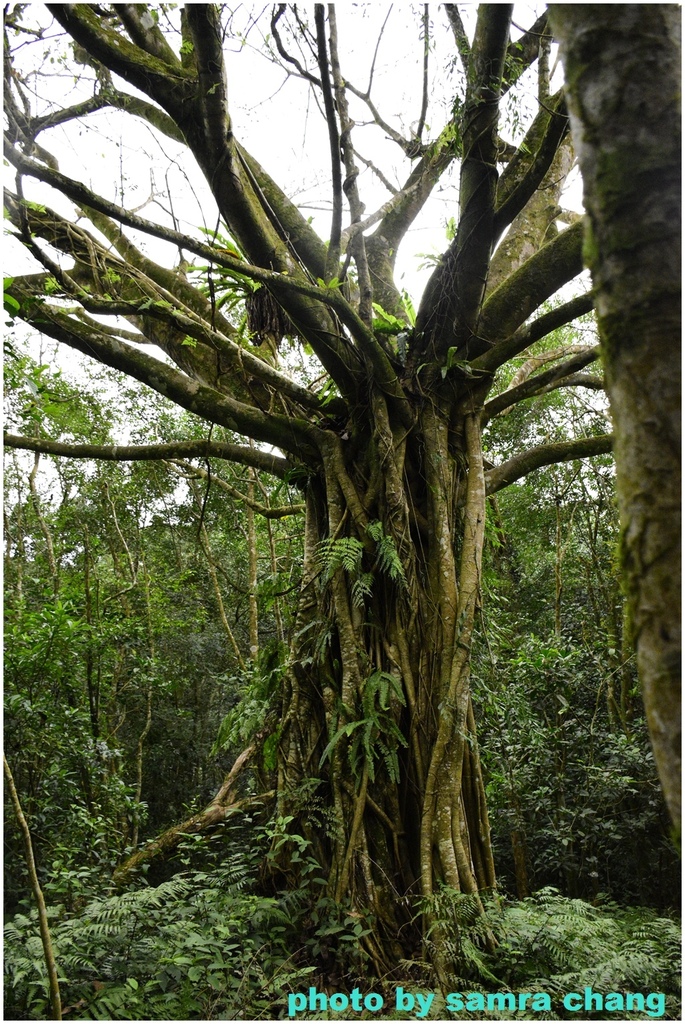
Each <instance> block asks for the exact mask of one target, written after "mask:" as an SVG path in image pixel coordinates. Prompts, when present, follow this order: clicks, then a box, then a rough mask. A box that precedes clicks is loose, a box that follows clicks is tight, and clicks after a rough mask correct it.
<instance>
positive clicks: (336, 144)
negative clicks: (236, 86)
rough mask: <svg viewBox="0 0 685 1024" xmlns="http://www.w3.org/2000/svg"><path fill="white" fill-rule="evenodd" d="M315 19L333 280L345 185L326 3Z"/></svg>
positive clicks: (329, 268) (329, 260) (329, 275)
mask: <svg viewBox="0 0 685 1024" xmlns="http://www.w3.org/2000/svg"><path fill="white" fill-rule="evenodd" d="M314 22H315V24H316V45H317V55H318V59H319V74H320V75H321V91H322V92H323V103H324V110H325V114H326V125H327V127H328V144H329V147H330V152H331V179H332V183H333V213H332V215H331V237H330V241H329V244H328V253H327V256H326V271H325V275H324V279H325V280H326V281H330V280H331V278H333V277H337V276H338V273H339V269H338V268H339V264H340V234H341V231H342V211H343V189H342V172H341V169H340V134H339V132H338V121H337V118H336V113H335V102H334V100H333V90H332V88H331V79H330V74H329V69H328V51H327V49H326V27H325V19H324V11H323V4H315V5H314Z"/></svg>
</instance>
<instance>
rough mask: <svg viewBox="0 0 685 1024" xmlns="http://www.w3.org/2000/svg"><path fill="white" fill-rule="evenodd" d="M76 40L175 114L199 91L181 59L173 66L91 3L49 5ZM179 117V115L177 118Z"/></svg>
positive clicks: (53, 13)
mask: <svg viewBox="0 0 685 1024" xmlns="http://www.w3.org/2000/svg"><path fill="white" fill-rule="evenodd" d="M47 7H48V10H49V11H50V13H51V14H52V16H53V17H54V18H55V19H56V20H57V21H58V22H59V24H60V25H61V26H62V28H64V29H65V30H66V31H67V32H68V33H69V35H70V36H71V37H72V39H74V40H76V42H77V43H80V44H81V46H83V47H84V49H86V50H87V51H88V53H89V54H90V55H91V56H93V57H95V59H96V60H99V61H100V62H101V63H102V64H104V65H105V67H107V68H109V69H110V70H111V71H114V72H115V73H116V74H117V75H120V76H121V77H122V78H123V79H124V81H126V82H128V83H129V84H130V85H133V86H135V87H136V88H137V89H140V90H141V92H143V93H145V94H146V95H149V96H152V97H153V98H154V99H155V100H156V101H157V102H158V103H160V104H161V105H162V106H163V107H164V109H165V110H166V111H167V112H168V113H169V114H171V116H172V117H174V112H177V111H178V110H179V109H180V108H181V107H182V106H183V104H184V103H188V101H189V100H191V98H192V97H193V95H194V93H195V90H196V82H195V80H194V76H193V75H192V74H191V73H190V72H188V71H186V70H184V69H183V68H182V67H181V65H180V64H178V62H176V64H175V65H174V66H170V65H169V64H168V63H167V62H166V61H165V60H161V59H160V58H159V57H158V56H153V55H152V54H150V53H147V52H146V51H145V50H143V49H141V47H139V46H136V45H135V43H131V42H129V41H128V39H126V38H125V37H124V36H123V35H121V33H119V32H115V31H114V29H112V28H110V27H109V26H108V25H106V24H105V23H103V21H102V20H101V19H100V18H99V17H98V15H97V14H96V13H95V11H94V10H92V8H91V6H90V5H89V4H48V5H47ZM174 119H175V117H174Z"/></svg>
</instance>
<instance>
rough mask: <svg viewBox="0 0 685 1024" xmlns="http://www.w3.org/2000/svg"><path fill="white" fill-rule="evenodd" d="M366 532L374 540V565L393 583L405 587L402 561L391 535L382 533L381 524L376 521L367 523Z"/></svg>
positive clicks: (405, 581)
mask: <svg viewBox="0 0 685 1024" xmlns="http://www.w3.org/2000/svg"><path fill="white" fill-rule="evenodd" d="M366 532H367V533H368V535H369V537H370V538H371V540H373V541H375V542H376V565H377V566H378V568H379V570H380V571H381V572H382V573H385V574H386V576H389V577H390V579H391V580H392V581H393V582H394V583H398V584H401V585H402V586H405V587H406V584H407V580H406V577H405V575H404V569H403V567H402V561H401V559H400V556H399V555H398V553H397V548H396V547H395V544H394V541H393V539H392V537H388V536H387V535H386V534H385V533H383V524H382V523H380V522H378V521H376V522H373V523H369V525H368V526H367V528H366Z"/></svg>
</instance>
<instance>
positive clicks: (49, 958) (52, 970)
mask: <svg viewBox="0 0 685 1024" xmlns="http://www.w3.org/2000/svg"><path fill="white" fill-rule="evenodd" d="M2 765H3V769H4V772H5V780H6V782H7V788H8V789H9V792H10V797H11V800H12V806H13V807H14V813H15V815H16V818H17V823H18V825H19V828H20V830H21V834H22V837H23V839H24V849H25V853H26V867H27V868H28V872H29V880H30V882H31V890H32V892H33V897H34V899H35V901H36V906H37V908H38V924H39V927H40V938H41V942H42V943H43V955H44V957H45V966H46V968H47V972H48V981H49V984H50V1009H51V1011H52V1019H53V1020H61V1019H62V999H61V996H60V991H59V980H58V978H57V965H56V963H55V956H54V953H53V951H52V939H51V938H50V928H49V926H48V913H47V910H46V908H45V899H44V897H43V890H42V889H41V887H40V883H39V881H38V874H37V872H36V862H35V859H34V856H33V844H32V842H31V832H30V831H29V826H28V823H27V821H26V818H25V817H24V812H23V811H22V809H21V803H20V802H19V795H18V793H17V787H16V786H15V784H14V777H13V776H12V771H11V769H10V766H9V764H8V763H7V758H6V757H5V755H4V754H3V755H2Z"/></svg>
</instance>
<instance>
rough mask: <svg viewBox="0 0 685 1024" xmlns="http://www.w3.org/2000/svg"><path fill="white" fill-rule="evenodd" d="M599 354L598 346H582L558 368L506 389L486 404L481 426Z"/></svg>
mask: <svg viewBox="0 0 685 1024" xmlns="http://www.w3.org/2000/svg"><path fill="white" fill-rule="evenodd" d="M599 354H600V353H599V345H595V346H593V347H591V348H586V347H584V346H583V347H581V349H580V351H579V352H577V353H576V354H575V355H573V356H571V358H570V359H566V360H565V361H564V362H563V363H559V365H558V366H553V367H551V368H550V369H549V370H546V371H545V372H544V373H539V374H537V375H536V376H535V377H529V378H528V379H527V380H525V381H524V382H523V383H522V384H518V385H516V386H514V387H511V388H508V389H507V390H506V391H503V392H502V394H500V395H497V396H496V397H495V398H493V399H491V401H489V402H487V403H486V405H485V407H484V409H483V413H482V420H481V422H482V424H483V425H485V424H486V423H488V422H489V421H490V420H491V419H492V418H493V417H494V416H497V415H499V413H501V412H503V411H504V410H505V409H509V408H510V407H511V406H512V405H516V404H517V403H518V402H522V401H524V400H525V399H526V398H533V397H534V396H535V395H538V394H540V393H541V392H542V391H545V390H548V389H549V385H550V384H553V383H554V382H556V381H560V380H562V379H563V378H564V377H568V376H569V374H572V373H576V372H577V371H578V370H581V369H582V368H583V367H584V366H587V365H588V363H592V362H594V360H595V359H599Z"/></svg>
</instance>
